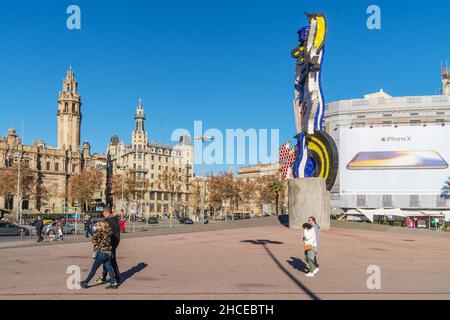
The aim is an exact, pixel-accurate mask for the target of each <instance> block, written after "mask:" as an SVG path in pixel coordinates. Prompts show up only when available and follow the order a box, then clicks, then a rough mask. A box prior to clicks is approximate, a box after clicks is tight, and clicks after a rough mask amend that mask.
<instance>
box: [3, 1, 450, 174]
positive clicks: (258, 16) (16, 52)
mask: <svg viewBox="0 0 450 320" xmlns="http://www.w3.org/2000/svg"><path fill="white" fill-rule="evenodd" d="M71 4H77V5H79V6H80V8H81V13H82V29H81V30H80V31H69V30H68V29H67V28H66V19H67V17H68V15H67V14H66V9H67V7H68V6H69V5H71ZM370 4H378V5H379V6H380V7H381V10H382V29H381V30H376V31H372V30H368V29H367V27H366V19H367V17H368V15H367V14H366V9H367V7H368V6H369V5H370ZM305 11H319V12H324V13H325V14H326V16H327V19H328V24H329V33H328V39H327V51H326V57H325V64H324V67H323V79H322V80H323V90H324V94H325V99H326V100H327V101H328V102H330V101H335V100H339V99H347V98H358V97H362V96H363V94H365V93H368V92H373V91H376V90H379V89H380V88H383V89H384V90H385V91H386V92H388V93H390V94H392V95H397V96H400V95H426V94H436V93H437V92H438V90H439V88H440V78H439V77H440V74H439V72H440V62H441V61H445V60H446V59H447V58H450V41H448V39H450V22H449V21H450V19H449V12H450V3H449V2H448V1H432V0H430V1H427V2H418V1H406V0H405V1H403V0H396V1H392V0H390V1H385V0H383V1H381V0H379V1H364V0H357V1H350V0H348V1H345V0H341V1H335V0H334V1H332V0H328V1H307V0H296V1H266V0H258V1H256V0H246V1H242V0H241V1H237V0H227V1H223V0H220V1H212V0H194V1H177V0H172V1H149V0H134V1H133V0H131V1H123V0H121V1H118V0H115V1H100V0H71V1H66V0H60V1H51V0H47V1H42V0H41V1H14V2H8V5H5V4H3V5H2V9H1V10H0V61H1V64H0V109H1V113H0V134H1V135H5V134H6V133H7V131H8V128H9V127H15V128H17V129H18V131H20V127H21V123H22V122H23V123H24V126H25V143H27V144H31V143H32V142H33V140H34V139H35V138H36V139H40V138H42V139H44V140H45V141H46V142H47V143H48V144H49V145H52V146H56V142H57V141H56V140H57V135H56V133H57V132H56V108H57V94H58V91H59V90H60V89H61V84H62V79H63V77H64V75H65V72H66V70H67V69H68V66H69V64H70V63H72V65H73V68H74V71H75V73H76V76H77V79H78V80H79V86H80V87H79V89H80V93H81V95H82V100H83V127H82V140H83V141H84V140H88V141H89V142H90V143H91V145H92V149H93V151H94V152H104V151H105V150H106V145H107V143H108V142H109V139H110V137H111V135H113V134H117V135H118V136H119V137H120V138H121V139H122V140H124V141H126V142H129V141H130V138H131V131H132V130H133V121H134V120H133V114H134V111H135V108H136V104H137V101H138V98H139V97H140V96H142V98H143V102H144V106H145V110H146V113H147V116H148V121H147V124H146V128H147V129H148V131H149V133H150V137H151V139H152V140H155V141H159V142H165V143H169V142H170V141H169V140H170V139H169V138H170V134H171V132H172V130H174V129H176V128H187V129H189V130H193V123H194V121H195V120H202V121H203V127H204V128H219V129H221V130H225V129H227V128H244V129H247V128H256V129H259V128H262V129H264V128H266V129H271V128H279V129H280V135H281V141H284V140H286V139H289V138H290V137H292V136H293V135H294V133H295V126H294V117H293V110H292V99H293V77H294V63H295V61H294V60H293V59H292V58H291V57H290V51H291V49H293V48H294V47H295V46H296V45H297V35H296V31H297V30H298V29H299V28H300V27H301V26H303V25H305V24H306V23H307V21H306V18H305V16H304V12H305ZM207 170H208V169H207Z"/></svg>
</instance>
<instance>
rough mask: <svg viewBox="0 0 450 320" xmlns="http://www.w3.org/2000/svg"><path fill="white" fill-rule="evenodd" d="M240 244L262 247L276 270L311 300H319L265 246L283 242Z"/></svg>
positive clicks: (260, 241)
mask: <svg viewBox="0 0 450 320" xmlns="http://www.w3.org/2000/svg"><path fill="white" fill-rule="evenodd" d="M241 242H247V243H251V244H256V245H262V247H263V248H264V250H266V252H267V254H268V255H269V256H270V257H271V258H272V260H273V261H274V262H275V264H276V265H277V266H278V268H279V269H280V270H281V271H283V272H284V273H285V274H286V275H287V276H288V277H289V278H290V279H291V280H292V282H294V283H295V284H296V285H297V286H298V287H299V288H300V289H302V290H303V291H304V292H305V293H306V294H307V295H308V296H309V297H310V298H311V299H312V300H320V298H319V297H318V296H316V295H315V294H314V292H312V291H311V290H309V288H308V287H307V286H305V285H304V284H303V283H301V282H300V281H299V280H298V279H297V278H296V277H294V276H293V275H292V274H291V273H290V272H289V271H288V270H287V269H286V268H285V267H284V266H283V265H282V264H281V263H280V261H278V259H277V258H276V257H275V256H274V254H273V253H272V252H271V251H270V249H269V248H268V247H267V244H283V242H280V241H272V240H243V241H241Z"/></svg>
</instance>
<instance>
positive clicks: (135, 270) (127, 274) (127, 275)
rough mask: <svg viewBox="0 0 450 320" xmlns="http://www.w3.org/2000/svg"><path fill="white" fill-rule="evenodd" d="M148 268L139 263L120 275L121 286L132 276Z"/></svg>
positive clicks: (146, 265)
mask: <svg viewBox="0 0 450 320" xmlns="http://www.w3.org/2000/svg"><path fill="white" fill-rule="evenodd" d="M147 267H148V264H146V263H144V262H141V263H139V264H138V265H136V266H134V267H133V268H131V269H129V270H127V271H125V272H122V273H120V282H121V283H122V284H123V283H125V281H127V280H128V279H130V278H131V277H132V276H134V275H135V274H136V273H138V272H141V271H142V270H144V269H145V268H147Z"/></svg>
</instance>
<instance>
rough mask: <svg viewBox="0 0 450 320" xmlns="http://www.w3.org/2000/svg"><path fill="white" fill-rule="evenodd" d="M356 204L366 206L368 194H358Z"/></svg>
mask: <svg viewBox="0 0 450 320" xmlns="http://www.w3.org/2000/svg"><path fill="white" fill-rule="evenodd" d="M356 206H357V207H358V208H359V207H365V206H366V195H364V194H358V195H357V196H356Z"/></svg>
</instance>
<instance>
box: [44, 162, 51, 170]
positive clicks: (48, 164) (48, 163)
mask: <svg viewBox="0 0 450 320" xmlns="http://www.w3.org/2000/svg"><path fill="white" fill-rule="evenodd" d="M50 169H51V167H50V162H47V163H46V164H45V170H47V171H50Z"/></svg>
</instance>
